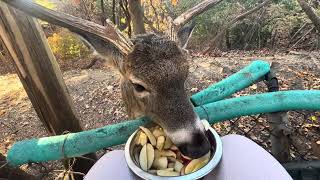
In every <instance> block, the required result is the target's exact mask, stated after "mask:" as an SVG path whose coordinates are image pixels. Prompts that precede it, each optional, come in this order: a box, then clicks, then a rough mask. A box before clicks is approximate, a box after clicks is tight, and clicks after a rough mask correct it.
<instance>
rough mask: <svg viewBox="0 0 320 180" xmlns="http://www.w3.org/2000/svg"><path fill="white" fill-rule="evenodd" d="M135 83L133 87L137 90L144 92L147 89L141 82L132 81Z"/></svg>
mask: <svg viewBox="0 0 320 180" xmlns="http://www.w3.org/2000/svg"><path fill="white" fill-rule="evenodd" d="M132 84H133V87H134V89H135V90H136V91H137V92H143V91H145V90H146V88H145V87H143V86H142V85H140V84H136V83H132Z"/></svg>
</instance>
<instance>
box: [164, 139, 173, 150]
mask: <svg viewBox="0 0 320 180" xmlns="http://www.w3.org/2000/svg"><path fill="white" fill-rule="evenodd" d="M171 146H172V141H171V139H170V138H169V137H168V136H167V137H166V141H165V142H164V147H163V148H164V149H169V148H170V147H171Z"/></svg>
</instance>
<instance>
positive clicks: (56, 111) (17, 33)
mask: <svg viewBox="0 0 320 180" xmlns="http://www.w3.org/2000/svg"><path fill="white" fill-rule="evenodd" d="M0 40H1V41H2V43H3V45H4V49H5V51H6V53H7V55H8V57H9V58H10V59H11V60H13V62H14V65H15V67H16V70H17V73H18V76H19V78H20V80H21V82H22V84H23V86H24V89H25V90H26V92H27V94H28V97H29V99H30V101H31V103H32V105H33V107H34V109H35V110H36V112H37V114H38V116H39V118H40V120H41V121H42V122H43V124H44V126H45V127H46V129H47V130H48V131H49V132H50V133H51V134H53V135H56V134H63V133H64V132H65V131H70V132H78V131H82V128H81V126H80V122H79V120H78V117H77V116H76V113H75V110H74V107H73V104H72V101H71V97H70V96H69V94H68V90H67V87H66V85H65V84H64V81H63V78H62V74H61V71H60V69H59V66H58V64H57V62H56V60H55V58H54V56H53V54H52V52H51V50H50V48H49V45H48V43H47V41H46V37H45V35H44V32H43V31H42V29H41V26H40V25H39V24H38V22H37V21H36V20H35V19H33V18H31V17H29V16H27V15H26V14H24V13H22V12H21V11H18V10H15V9H13V8H9V7H8V6H7V5H6V4H4V3H3V2H0ZM89 157H90V158H95V155H94V154H92V155H90V156H89ZM93 164H94V163H93V162H92V161H88V160H84V159H78V160H77V162H76V164H75V166H74V170H75V171H79V172H83V173H86V172H87V171H88V170H89V169H90V168H91V166H92V165H93ZM78 179H82V177H78Z"/></svg>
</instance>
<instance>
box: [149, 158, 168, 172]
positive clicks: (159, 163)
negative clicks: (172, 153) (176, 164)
mask: <svg viewBox="0 0 320 180" xmlns="http://www.w3.org/2000/svg"><path fill="white" fill-rule="evenodd" d="M152 167H154V168H155V169H166V168H167V167H168V159H167V157H159V158H156V159H154V161H153V164H152Z"/></svg>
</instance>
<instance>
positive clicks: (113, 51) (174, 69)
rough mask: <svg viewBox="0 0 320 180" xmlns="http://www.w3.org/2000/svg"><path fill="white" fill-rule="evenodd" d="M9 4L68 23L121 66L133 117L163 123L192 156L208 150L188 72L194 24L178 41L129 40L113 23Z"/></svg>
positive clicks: (150, 36) (152, 36)
mask: <svg viewBox="0 0 320 180" xmlns="http://www.w3.org/2000/svg"><path fill="white" fill-rule="evenodd" d="M6 3H8V4H11V5H12V6H14V7H16V8H18V9H22V10H23V11H24V12H27V13H29V14H30V15H32V16H35V17H38V18H40V19H43V20H45V21H48V22H50V23H53V24H56V25H59V26H62V27H66V28H68V29H69V30H70V31H72V32H74V33H76V34H78V35H79V36H81V37H82V38H83V39H84V40H85V41H86V42H87V43H88V44H89V45H90V46H91V48H92V49H94V51H95V53H96V54H97V55H99V56H100V57H101V58H103V59H105V60H106V61H107V63H108V64H109V65H112V66H113V67H115V68H116V69H117V70H118V71H119V73H120V75H121V80H120V87H121V94H122V98H123V101H124V104H125V106H126V109H127V112H128V115H129V117H130V119H134V118H138V117H141V116H146V117H149V118H150V119H152V120H153V121H154V122H155V123H157V124H159V125H160V126H161V127H163V129H164V131H165V132H166V134H168V136H169V137H170V138H171V140H172V141H173V143H174V144H175V145H177V146H178V148H179V149H180V150H181V152H182V153H183V154H184V155H186V156H190V157H191V158H198V157H201V156H202V155H204V154H206V153H207V152H208V151H209V149H210V145H209V142H208V139H207V137H206V135H205V130H204V127H203V125H202V123H201V122H200V121H199V117H198V116H197V114H196V113H195V111H194V109H193V105H192V103H191V101H190V99H189V97H188V95H187V94H188V93H187V92H186V89H185V81H186V79H187V76H188V68H189V65H188V55H187V52H186V50H184V49H183V48H182V47H186V44H187V42H188V39H189V37H190V36H191V33H192V30H193V27H194V24H192V25H191V26H190V27H188V26H187V27H185V28H182V29H181V30H180V31H179V32H178V33H177V36H176V37H177V38H175V39H176V40H175V41H173V40H170V39H169V38H166V37H160V36H158V35H155V34H143V35H138V36H136V37H135V38H133V39H131V40H130V39H128V38H126V36H125V35H123V34H122V33H121V32H120V31H119V30H117V29H116V28H115V27H114V26H113V25H112V23H111V22H109V21H108V22H107V23H106V26H100V25H97V24H95V23H93V22H89V21H85V20H82V19H80V18H76V17H73V16H70V15H67V14H64V13H60V12H59V13H57V12H55V11H52V10H48V9H45V8H44V7H41V6H39V5H36V4H34V3H32V2H31V1H24V0H10V1H6Z"/></svg>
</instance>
